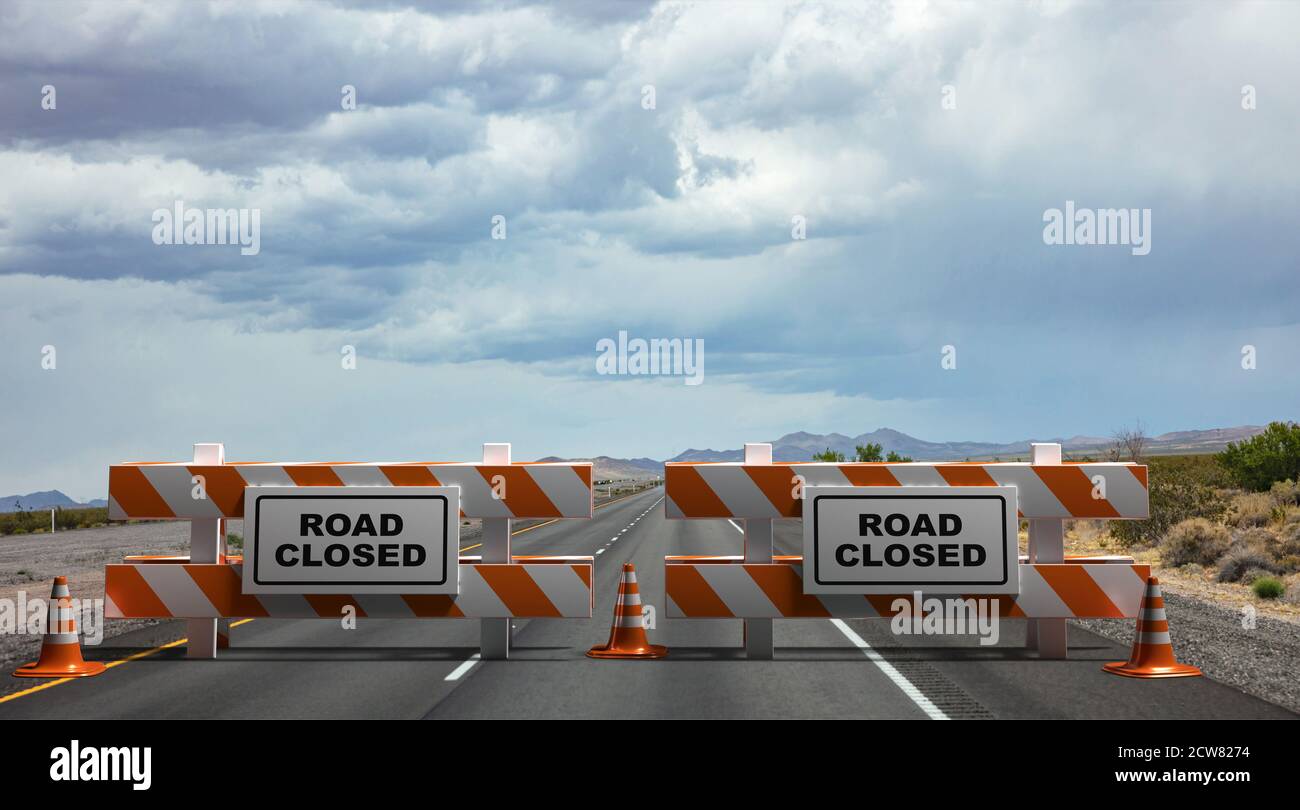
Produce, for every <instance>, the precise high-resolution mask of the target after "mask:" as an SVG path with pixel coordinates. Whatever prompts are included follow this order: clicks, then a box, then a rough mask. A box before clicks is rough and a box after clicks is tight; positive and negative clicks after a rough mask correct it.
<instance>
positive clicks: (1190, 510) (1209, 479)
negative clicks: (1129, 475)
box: [1110, 459, 1228, 563]
mask: <svg viewBox="0 0 1300 810" xmlns="http://www.w3.org/2000/svg"><path fill="white" fill-rule="evenodd" d="M1216 469H1217V468H1216V467H1213V466H1212V465H1208V464H1204V463H1202V464H1201V465H1199V466H1197V465H1190V464H1186V463H1161V462H1160V461H1159V460H1157V459H1152V460H1151V464H1150V466H1149V468H1148V473H1147V482H1148V484H1147V486H1148V490H1147V494H1148V499H1149V501H1150V504H1151V517H1149V518H1148V519H1146V520H1115V521H1111V524H1110V533H1111V536H1113V537H1114V538H1115V539H1116V540H1117V541H1118V542H1119V544H1120V545H1121V546H1124V547H1132V546H1149V545H1153V544H1155V543H1157V542H1159V541H1160V540H1161V538H1163V537H1165V536H1166V535H1167V534H1168V533H1169V532H1170V530H1172V529H1173V527H1174V526H1175V525H1177V524H1179V523H1181V522H1183V521H1185V520H1189V519H1192V518H1204V519H1206V520H1207V521H1217V520H1219V519H1221V518H1222V517H1223V514H1224V512H1225V511H1227V508H1228V501H1227V499H1225V498H1224V497H1223V496H1221V495H1219V493H1218V492H1217V491H1216V488H1215V485H1214V477H1215V475H1216V473H1215V470H1216ZM1209 562H1211V563H1212V562H1214V560H1209Z"/></svg>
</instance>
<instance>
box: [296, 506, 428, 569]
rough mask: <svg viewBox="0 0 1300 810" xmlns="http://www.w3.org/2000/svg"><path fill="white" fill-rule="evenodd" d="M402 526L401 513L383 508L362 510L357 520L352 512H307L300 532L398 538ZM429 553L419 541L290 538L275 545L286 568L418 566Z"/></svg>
mask: <svg viewBox="0 0 1300 810" xmlns="http://www.w3.org/2000/svg"><path fill="white" fill-rule="evenodd" d="M402 526H403V523H402V516H401V515H396V514H392V513H382V512H381V513H380V514H378V515H371V514H369V513H367V512H362V513H361V515H360V516H359V517H358V518H357V519H356V520H355V521H353V520H352V517H351V516H350V515H346V514H342V513H337V512H336V513H334V514H332V515H323V514H318V513H309V512H304V513H303V514H302V515H300V516H299V536H300V537H302V538H311V537H326V536H328V537H348V538H353V537H390V538H395V537H399V536H400V535H401V534H402ZM428 556H429V554H428V550H427V549H426V548H425V547H424V546H423V545H421V544H419V543H392V542H388V543H386V542H379V543H356V544H352V543H330V544H329V545H327V546H324V547H323V548H322V547H321V546H318V545H314V544H312V543H310V542H286V543H280V544H279V545H277V546H276V549H275V561H276V562H277V563H279V564H280V565H282V566H285V567H286V568H287V567H292V566H295V565H301V566H302V567H304V568H321V567H324V566H329V567H332V568H342V567H345V566H349V565H356V566H361V567H366V566H371V565H376V566H380V567H385V566H386V567H390V568H397V567H401V566H408V567H414V566H419V565H423V564H424V561H425V560H426V559H427V558H428Z"/></svg>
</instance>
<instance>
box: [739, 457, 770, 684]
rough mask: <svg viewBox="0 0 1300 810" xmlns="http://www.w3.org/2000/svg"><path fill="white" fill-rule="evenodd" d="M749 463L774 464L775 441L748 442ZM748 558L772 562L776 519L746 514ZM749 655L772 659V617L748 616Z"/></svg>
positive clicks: (764, 659) (746, 641)
mask: <svg viewBox="0 0 1300 810" xmlns="http://www.w3.org/2000/svg"><path fill="white" fill-rule="evenodd" d="M745 463H746V464H771V463H772V445H770V444H759V443H749V442H746V443H745ZM745 562H747V563H770V562H772V519H771V518H759V519H753V518H746V520H745ZM744 621H745V657H746V658H751V659H754V660H761V661H770V660H772V647H773V643H772V620H771V619H745V620H744Z"/></svg>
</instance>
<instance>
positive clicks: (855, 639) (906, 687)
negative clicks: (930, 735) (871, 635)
mask: <svg viewBox="0 0 1300 810" xmlns="http://www.w3.org/2000/svg"><path fill="white" fill-rule="evenodd" d="M727 522H728V523H730V524H731V525H732V526H735V527H736V531H738V532H740V533H741V534H744V533H745V527H744V526H741V525H740V524H739V523H737V522H736V521H734V520H732V519H731V518H727ZM831 624H833V625H835V627H836V628H838V629H839V631H840V632H841V633H843V634H844V636H845V638H847V639H848V640H849V643H851V644H852V645H853V646H854V647H857V648H858V649H859V650H862V654H863V655H865V656H866V657H867V660H869V661H870V662H871V663H873V664H875V665H876V667H877V668H879V669H880V671H881V672H883V673H885V677H886V678H889V680H891V681H893V683H894V686H897V687H898V688H899V689H901V690H903V694H905V695H907V696H908V697H909V698H911V699H912V702H913V703H915V704H916V705H917V708H919V709H920V710H921V711H923V712H925V714H926V716H927V717H929V718H930V719H931V720H948V719H950V718H949V717H948V715H946V714H944V713H943V710H941V709H940V708H939V707H938V706H936V705H934V704H933V703H932V702H930V699H929V698H928V697H926V696H925V694H924V693H922V692H921V690H920V689H917V688H916V686H915V685H914V684H913V683H912V682H911V681H909V680H908V679H907V678H905V677H903V673H901V672H899V671H898V670H896V669H894V665H893V664H891V663H889V662H888V661H886V660H885V659H884V658H881V657H880V653H878V652H876V651H875V650H874V649H873V648H872V647H871V645H870V644H868V643H867V640H866V639H864V638H863V637H862V636H860V635H858V634H857V633H856V632H854V630H853V628H852V627H849V626H848V625H847V624H845V623H844V621H843V620H841V619H831Z"/></svg>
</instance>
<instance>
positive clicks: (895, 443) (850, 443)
mask: <svg viewBox="0 0 1300 810" xmlns="http://www.w3.org/2000/svg"><path fill="white" fill-rule="evenodd" d="M1263 430H1264V428H1262V427H1259V426H1258V425H1243V426H1241V427H1235V428H1215V429H1213V430H1180V431H1176V432H1174V433H1163V434H1161V435H1159V436H1152V437H1149V438H1148V439H1147V452H1148V453H1150V454H1152V455H1172V454H1178V453H1217V452H1218V451H1220V450H1222V449H1223V448H1224V447H1225V446H1226V445H1227V444H1228V442H1236V441H1241V440H1242V439H1248V438H1250V437H1251V436H1254V435H1255V434H1257V433H1261V432H1263ZM1114 441H1115V440H1114V439H1111V438H1108V437H1103V436H1073V437H1071V438H1068V439H1064V438H1061V437H1049V438H1042V439H1025V440H1023V441H1018V442H1011V443H1010V444H998V443H994V442H927V441H925V440H923V439H917V438H914V437H912V436H909V435H907V434H906V433H901V432H899V431H897V430H892V429H890V428H880V429H879V430H873V431H872V432H870V433H863V434H862V435H860V436H851V437H850V436H845V435H844V434H842V433H826V434H820V433H805V432H802V431H800V432H798V433H788V434H786V435H784V436H782V437H781V438H779V439H776V440H775V441H773V442H772V457H773V460H775V461H810V460H811V459H812V456H813V453H820V452H822V451H824V450H826V449H828V448H829V449H831V450H837V451H839V452H841V453H843V454H844V457H845V458H848V459H852V458H853V453H854V447H855V446H856V445H859V444H863V445H865V444H878V445H880V447H881V451H882V452H884V453H889V452H890V451H891V450H892V451H894V452H895V453H898V454H899V455H900V456H910V457H911V458H913V459H915V460H916V461H963V460H965V459H972V460H976V459H991V458H1001V459H1012V458H1016V457H1018V456H1019V457H1026V456H1028V455H1029V445H1030V443H1031V442H1059V443H1060V444H1061V448H1062V450H1063V451H1064V452H1065V453H1066V454H1067V455H1091V456H1094V457H1097V456H1100V455H1101V454H1102V453H1104V452H1105V451H1106V449H1107V448H1109V447H1110V446H1111V445H1112V444H1114ZM744 456H745V452H744V450H711V449H710V450H694V449H692V450H687V451H686V452H684V453H681V454H679V455H677V456H676V457H674V458H670V459H668V460H669V461H742V460H743V459H744Z"/></svg>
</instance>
